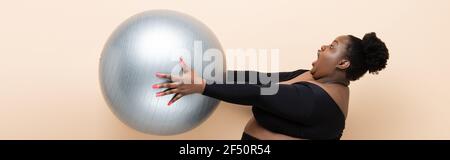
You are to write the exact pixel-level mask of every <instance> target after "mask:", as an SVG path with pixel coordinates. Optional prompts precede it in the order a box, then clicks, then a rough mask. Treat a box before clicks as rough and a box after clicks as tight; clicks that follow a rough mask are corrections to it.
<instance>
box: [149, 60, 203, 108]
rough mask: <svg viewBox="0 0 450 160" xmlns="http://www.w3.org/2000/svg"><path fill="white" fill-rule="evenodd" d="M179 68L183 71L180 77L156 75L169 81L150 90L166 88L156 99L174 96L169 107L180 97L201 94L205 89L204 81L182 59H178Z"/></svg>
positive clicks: (157, 94) (155, 85)
mask: <svg viewBox="0 0 450 160" xmlns="http://www.w3.org/2000/svg"><path fill="white" fill-rule="evenodd" d="M179 63H180V66H181V69H182V71H183V74H182V75H181V76H174V75H170V74H164V73H156V76H157V77H159V78H165V79H168V80H170V82H168V83H160V84H154V85H153V86H152V88H154V89H159V88H167V89H166V90H164V91H162V92H158V93H156V97H160V96H165V95H169V94H175V95H174V96H173V97H172V99H171V100H170V101H169V103H168V104H167V105H171V104H172V103H173V102H175V101H177V100H178V99H180V98H181V97H183V96H185V95H188V94H192V93H203V90H204V89H205V84H206V83H205V80H204V79H203V78H202V77H200V76H198V75H197V73H196V72H195V71H193V70H191V68H190V67H189V66H187V65H186V63H185V62H184V60H183V58H181V57H180V62H179Z"/></svg>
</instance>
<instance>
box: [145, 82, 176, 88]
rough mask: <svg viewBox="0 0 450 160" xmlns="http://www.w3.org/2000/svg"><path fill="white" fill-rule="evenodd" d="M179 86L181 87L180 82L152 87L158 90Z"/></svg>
mask: <svg viewBox="0 0 450 160" xmlns="http://www.w3.org/2000/svg"><path fill="white" fill-rule="evenodd" d="M178 86H180V83H179V82H172V83H160V84H154V85H152V88H153V89H157V88H177V87H178Z"/></svg>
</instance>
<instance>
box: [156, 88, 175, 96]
mask: <svg viewBox="0 0 450 160" xmlns="http://www.w3.org/2000/svg"><path fill="white" fill-rule="evenodd" d="M179 92H180V91H179V89H177V88H175V89H168V90H165V91H162V92H158V93H156V97H161V96H165V95H169V94H177V93H179Z"/></svg>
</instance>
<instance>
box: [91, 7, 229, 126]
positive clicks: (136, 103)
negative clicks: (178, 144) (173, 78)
mask: <svg viewBox="0 0 450 160" xmlns="http://www.w3.org/2000/svg"><path fill="white" fill-rule="evenodd" d="M196 42H197V45H195V43H196ZM199 42H200V43H201V44H200V45H199ZM194 50H197V51H200V50H201V51H202V52H201V54H204V53H205V51H207V50H216V51H221V52H220V53H221V54H223V50H222V47H221V45H220V43H219V41H218V40H217V38H216V36H215V35H214V33H213V32H212V31H211V30H210V29H209V28H208V27H207V26H206V25H204V24H203V23H201V22H200V21H198V20H196V19H195V18H193V17H191V16H188V15H186V14H182V13H179V12H175V11H168V10H152V11H147V12H143V13H140V14H137V15H134V16H132V17H130V18H129V19H127V20H126V21H125V22H123V23H122V24H120V25H119V26H118V27H117V28H116V29H115V31H114V32H113V33H112V35H111V36H110V37H109V39H108V41H107V42H106V44H105V46H104V49H103V52H102V54H101V58H100V68H99V69H100V70H99V74H100V75H99V76H100V77H99V78H100V85H101V89H102V93H103V95H104V98H105V99H106V102H107V103H108V105H109V107H110V109H111V110H112V112H113V113H114V114H115V115H116V116H117V117H118V118H119V119H120V120H121V121H122V122H124V123H125V124H127V125H128V126H130V127H132V128H134V129H136V130H138V131H141V132H145V133H150V134H157V135H173V134H178V133H183V132H186V131H189V130H191V129H193V128H195V127H196V126H198V125H199V124H201V123H202V122H203V121H204V120H205V119H207V118H208V116H209V115H210V114H211V113H212V112H213V111H214V110H215V108H216V107H217V104H218V100H216V99H213V98H210V97H207V96H203V95H201V94H191V95H187V96H184V97H182V98H181V99H179V100H178V101H177V102H175V103H173V104H172V105H170V106H168V105H167V103H168V102H169V100H170V99H171V98H172V95H169V96H163V97H156V96H155V94H156V93H157V92H159V91H162V90H155V89H153V88H152V87H151V86H152V85H153V84H156V83H162V82H166V81H165V80H164V79H160V78H157V77H155V73H157V72H162V73H173V72H174V70H176V69H177V66H178V59H179V57H180V56H182V57H183V58H184V59H185V61H186V63H187V64H188V65H191V66H192V67H193V69H194V70H196V72H202V70H201V69H202V68H203V69H204V68H205V67H206V66H207V65H208V62H210V61H206V60H204V59H205V58H202V56H198V55H197V56H196V55H194V54H195V53H198V52H195V51H194ZM206 59H207V58H206ZM222 60H223V55H222ZM195 61H197V62H198V61H200V62H202V63H200V64H201V65H197V67H199V66H201V67H200V70H199V68H196V65H195V64H194V63H195ZM178 67H179V66H178ZM223 70H225V66H224V65H223ZM222 73H223V72H222Z"/></svg>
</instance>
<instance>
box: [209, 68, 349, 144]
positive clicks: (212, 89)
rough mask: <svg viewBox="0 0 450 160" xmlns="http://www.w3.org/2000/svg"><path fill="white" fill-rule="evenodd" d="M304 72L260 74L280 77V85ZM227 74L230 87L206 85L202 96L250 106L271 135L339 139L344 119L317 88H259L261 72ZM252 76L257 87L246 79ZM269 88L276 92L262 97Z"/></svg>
mask: <svg viewBox="0 0 450 160" xmlns="http://www.w3.org/2000/svg"><path fill="white" fill-rule="evenodd" d="M306 71H308V70H303V69H299V70H296V71H292V72H279V73H263V74H267V75H268V76H279V82H282V81H287V80H290V79H292V78H295V77H296V76H298V75H300V74H302V73H304V72H306ZM227 74H234V76H233V78H232V79H231V81H232V82H234V83H233V84H229V83H228V84H217V83H212V84H206V86H205V89H204V91H203V93H202V94H203V95H206V96H209V97H213V98H216V99H220V100H223V101H226V102H230V103H235V104H241V105H252V106H253V107H252V112H253V115H254V117H255V120H256V121H257V122H258V124H260V125H261V126H262V127H264V128H266V129H268V130H270V131H272V132H276V133H281V134H285V135H289V136H293V137H298V138H303V139H312V140H314V139H340V138H341V136H342V133H343V130H344V128H345V116H344V114H343V112H342V111H341V109H340V108H339V106H338V105H337V104H336V102H335V101H334V100H333V99H332V98H331V96H330V95H329V94H328V93H327V92H326V91H325V90H324V89H322V88H321V87H320V86H318V85H316V84H314V83H310V82H297V83H294V84H278V83H274V82H272V83H269V84H262V83H261V82H260V77H259V75H260V72H255V71H228V72H227ZM239 74H243V75H245V79H244V80H239V79H238V76H237V75H239ZM252 74H253V75H256V76H257V79H256V84H250V83H249V82H250V81H249V79H250V78H249V76H250V75H252ZM277 74H278V75H277ZM229 80H230V79H229ZM229 82H230V81H229ZM237 82H240V83H237ZM268 85H278V87H279V88H278V92H277V93H276V94H273V95H262V94H261V89H262V87H267V86H268Z"/></svg>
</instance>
